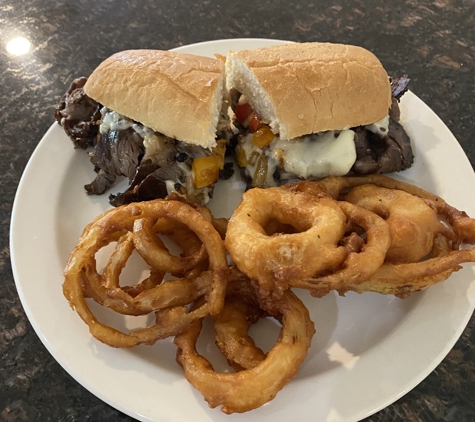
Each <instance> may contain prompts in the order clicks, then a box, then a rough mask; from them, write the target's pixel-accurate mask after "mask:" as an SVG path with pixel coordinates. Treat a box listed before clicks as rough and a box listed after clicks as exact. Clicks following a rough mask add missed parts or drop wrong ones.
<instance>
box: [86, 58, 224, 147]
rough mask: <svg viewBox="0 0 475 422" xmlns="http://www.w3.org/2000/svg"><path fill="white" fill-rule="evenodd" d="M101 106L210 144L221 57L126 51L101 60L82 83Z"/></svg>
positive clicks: (219, 88) (180, 136)
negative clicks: (84, 83)
mask: <svg viewBox="0 0 475 422" xmlns="http://www.w3.org/2000/svg"><path fill="white" fill-rule="evenodd" d="M84 91H85V92H86V94H87V95H88V96H89V97H91V98H93V99H94V100H96V101H97V102H99V103H101V104H102V105H104V106H106V107H108V108H110V109H112V110H114V111H116V112H118V113H119V114H122V115H124V116H126V117H128V118H130V119H133V120H136V121H138V122H140V123H142V124H143V125H145V126H147V127H149V128H151V129H153V130H155V131H157V132H160V133H163V134H164V135H166V136H169V137H171V138H175V139H178V140H180V141H185V142H188V143H190V144H196V145H200V146H202V147H204V148H212V147H214V146H215V145H216V141H215V134H216V125H217V121H218V116H219V110H220V109H221V101H222V98H223V92H224V66H223V63H222V61H220V60H217V59H212V58H208V57H201V56H194V55H190V54H180V53H175V52H171V51H160V50H128V51H122V52H119V53H116V54H114V55H112V56H111V57H109V58H108V59H106V60H105V61H104V62H102V63H101V64H100V65H99V66H98V67H97V68H96V69H95V70H94V72H93V73H92V74H91V76H90V77H89V78H88V81H87V83H86V85H85V86H84Z"/></svg>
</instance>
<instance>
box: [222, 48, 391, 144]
mask: <svg viewBox="0 0 475 422" xmlns="http://www.w3.org/2000/svg"><path fill="white" fill-rule="evenodd" d="M233 61H237V62H239V61H241V63H240V65H242V64H243V63H244V64H245V66H247V67H248V68H249V69H250V70H251V72H252V73H253V74H254V75H255V77H256V78H257V80H258V82H259V84H260V85H261V87H262V89H263V90H264V92H265V93H267V95H268V98H269V100H270V102H271V108H273V109H274V112H275V116H276V117H277V122H278V125H277V126H279V127H278V128H277V129H279V130H280V134H281V137H283V138H284V139H292V138H296V137H298V136H302V135H306V134H310V133H317V132H322V131H326V130H340V129H346V128H350V127H355V126H360V125H366V124H371V123H375V122H377V121H379V120H381V119H382V118H384V117H385V116H387V114H388V110H389V107H390V105H391V87H390V83H389V78H388V75H387V73H386V71H385V70H384V68H383V66H382V64H381V62H380V61H379V60H378V59H377V58H376V56H375V55H374V54H373V53H371V52H369V51H368V50H366V49H364V48H362V47H357V46H352V45H344V44H330V43H302V44H299V43H293V44H285V45H278V46H272V47H264V48H259V49H253V50H242V51H236V52H230V53H229V55H228V58H227V62H228V65H227V69H228V75H227V77H228V88H231V87H236V88H238V89H239V87H238V86H236V85H241V86H242V84H245V83H246V82H245V81H244V82H243V81H242V80H241V81H240V80H239V79H240V78H242V76H241V75H238V74H235V73H234V72H231V73H229V69H230V68H231V67H232V66H231V64H232V62H233ZM241 68H242V66H241ZM241 92H242V91H241ZM253 102H254V103H256V101H250V103H251V106H253V108H254V109H255V110H256V111H257V112H258V113H259V112H260V110H259V104H253ZM257 103H258V101H257ZM256 106H257V107H256ZM262 117H263V118H265V119H269V117H270V116H265V115H263V116H262Z"/></svg>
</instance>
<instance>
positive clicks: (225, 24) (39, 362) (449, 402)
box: [0, 0, 475, 422]
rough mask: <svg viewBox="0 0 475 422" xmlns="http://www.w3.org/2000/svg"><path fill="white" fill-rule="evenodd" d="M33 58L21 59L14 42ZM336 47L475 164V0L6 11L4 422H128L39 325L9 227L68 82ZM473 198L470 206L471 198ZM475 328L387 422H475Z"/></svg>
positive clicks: (260, 0) (2, 10)
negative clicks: (185, 56)
mask: <svg viewBox="0 0 475 422" xmlns="http://www.w3.org/2000/svg"><path fill="white" fill-rule="evenodd" d="M18 36H20V37H25V38H27V39H28V40H29V41H30V42H31V51H30V52H29V53H27V54H25V55H22V56H13V55H11V54H10V53H8V52H7V51H6V47H7V42H8V41H9V40H10V39H12V38H14V37H18ZM249 37H254V38H276V39H288V40H294V41H331V42H342V43H351V44H357V45H362V46H364V47H366V48H368V49H370V50H372V51H373V52H374V53H375V54H376V55H377V56H378V57H379V58H380V59H381V61H382V62H383V64H384V66H385V67H386V69H387V70H388V73H389V74H393V75H398V74H402V73H408V74H409V75H410V76H411V77H412V80H413V82H412V85H411V89H412V91H413V92H414V93H415V94H417V95H418V96H419V97H420V98H421V99H422V100H423V101H425V102H426V103H427V104H428V105H429V106H430V107H431V108H432V109H433V110H434V111H435V112H436V113H437V114H438V115H439V116H440V117H441V119H442V120H443V121H444V122H445V123H446V124H447V126H448V127H449V128H450V129H451V131H452V132H453V133H454V135H455V137H456V138H457V139H458V141H459V142H460V144H461V146H462V148H463V149H464V150H465V152H466V154H467V156H468V157H469V159H470V161H471V163H472V165H473V164H475V142H474V139H473V132H474V131H475V117H474V115H475V100H474V98H475V83H474V75H475V3H474V2H473V1H471V0H434V1H429V0H420V1H413V0H407V1H399V0H395V1H392V2H378V1H376V0H366V1H362V0H359V1H345V0H335V1H328V0H321V1H319V2H313V1H302V2H299V1H288V0H275V1H270V0H253V1H251V0H243V1H240V2H227V1H223V0H218V1H207V0H205V1H203V2H192V1H185V0H175V1H174V2H166V1H160V0H157V1H150V0H146V1H142V2H135V1H132V0H124V1H113V0H104V1H101V2H93V1H90V0H78V1H74V2H73V1H64V0H58V1H55V2H51V1H48V0H29V1H24V2H13V1H7V0H0V76H1V83H0V98H1V103H0V169H1V170H0V192H1V198H0V391H1V394H0V419H1V420H4V421H66V420H67V421H76V420H77V421H80V420H81V421H87V420H93V421H117V420H130V418H129V417H128V416H125V415H123V414H121V413H120V412H118V411H117V410H115V409H113V408H111V407H109V406H108V405H106V404H104V403H103V402H101V401H100V400H99V399H97V398H96V397H95V396H93V395H92V394H91V393H89V392H88V391H86V390H85V389H84V388H83V387H81V386H80V385H79V384H78V383H77V382H75V381H74V380H73V379H72V378H71V377H70V376H69V375H68V374H67V373H66V372H65V371H64V370H63V369H62V368H61V367H60V366H59V365H58V364H57V363H56V362H55V360H54V359H53V358H52V357H51V356H50V354H49V353H48V352H47V350H46V349H45V348H44V346H43V345H42V343H41V341H40V340H39V339H38V337H37V335H36V334H35V332H34V331H33V329H32V327H31V325H30V324H29V322H28V319H27V317H26V316H25V313H24V311H23V308H22V306H21V303H20V300H19V297H18V294H17V292H16V289H15V285H14V280H13V276H12V271H11V264H10V250H9V225H10V216H11V211H12V205H13V200H14V195H15V191H16V189H17V185H18V183H19V180H20V177H21V175H22V172H23V169H24V168H25V165H26V163H27V161H28V159H29V157H30V155H31V154H32V152H33V150H34V149H35V147H36V145H37V144H38V142H39V141H40V139H41V137H42V136H43V134H44V133H45V131H46V130H47V129H48V127H49V126H50V125H51V124H52V122H53V112H54V106H55V104H56V102H57V100H58V98H59V97H60V96H61V95H62V93H63V92H64V91H65V89H66V87H67V86H68V84H69V83H70V81H71V80H72V79H73V78H75V77H77V76H79V75H88V74H89V73H90V72H91V71H92V70H93V69H94V68H95V67H96V66H97V65H98V64H99V62H101V61H102V60H103V59H104V58H106V57H108V56H109V55H111V54H112V53H114V52H116V51H119V50H125V49H133V48H155V49H170V48H173V47H177V46H180V45H184V44H190V43H195V42H200V41H207V40H213V39H224V38H226V39H227V38H249ZM467 194H469V193H468V192H467ZM474 396H475V317H473V316H472V318H471V320H470V322H469V324H468V326H467V328H466V329H465V330H464V332H463V335H462V336H461V338H460V339H459V341H458V342H457V344H456V345H455V347H454V348H453V349H452V350H451V351H450V353H449V354H448V356H447V357H446V358H445V359H444V360H443V362H442V363H441V364H440V365H439V366H438V367H437V368H436V370H435V371H433V373H432V374H430V375H429V376H428V377H427V378H426V379H425V380H424V381H423V382H422V383H421V384H420V385H419V386H417V387H416V388H415V389H414V390H412V391H411V392H409V393H408V394H407V395H405V396H404V397H402V398H401V399H399V400H398V401H397V402H396V403H394V404H392V405H390V406H389V407H387V408H386V409H384V410H382V411H380V412H379V413H377V414H375V415H373V416H371V417H369V418H368V419H367V420H368V421H371V422H382V421H401V422H402V421H411V422H415V421H424V422H428V421H447V422H448V421H456V422H462V421H474V420H475V401H474V400H473V397H474Z"/></svg>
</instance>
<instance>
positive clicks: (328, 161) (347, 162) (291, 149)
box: [269, 130, 356, 179]
mask: <svg viewBox="0 0 475 422" xmlns="http://www.w3.org/2000/svg"><path fill="white" fill-rule="evenodd" d="M336 136H338V137H336ZM354 136H355V132H353V131H352V130H342V131H341V132H340V133H339V135H338V132H333V131H330V132H324V133H317V134H312V135H308V136H303V137H301V138H296V139H292V140H289V141H283V140H281V139H280V138H275V139H274V141H272V143H271V144H270V145H269V147H270V149H271V150H272V151H273V155H274V157H275V158H276V159H280V161H281V165H282V167H283V169H284V170H285V171H286V172H287V173H291V174H294V175H295V176H297V177H300V178H302V179H309V178H322V177H326V176H343V175H345V174H347V173H348V172H349V171H350V169H351V167H352V166H353V164H354V163H355V161H356V148H355V142H354Z"/></svg>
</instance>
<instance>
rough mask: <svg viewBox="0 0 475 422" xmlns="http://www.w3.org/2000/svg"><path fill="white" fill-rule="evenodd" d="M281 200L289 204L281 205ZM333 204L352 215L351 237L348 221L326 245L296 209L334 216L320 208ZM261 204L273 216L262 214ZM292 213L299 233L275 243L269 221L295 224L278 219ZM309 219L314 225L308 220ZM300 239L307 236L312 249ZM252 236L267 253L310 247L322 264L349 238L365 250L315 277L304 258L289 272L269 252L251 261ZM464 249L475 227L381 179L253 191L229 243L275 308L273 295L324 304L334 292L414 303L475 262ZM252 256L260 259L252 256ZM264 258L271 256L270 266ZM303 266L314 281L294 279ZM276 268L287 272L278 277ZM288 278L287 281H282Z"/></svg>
mask: <svg viewBox="0 0 475 422" xmlns="http://www.w3.org/2000/svg"><path fill="white" fill-rule="evenodd" d="M276 196H277V197H283V198H286V199H285V201H275V200H273V198H275V197H276ZM308 196H311V197H313V198H314V199H313V202H312V201H311V200H308ZM267 198H270V199H267ZM302 198H305V200H303V199H302ZM270 200H272V201H273V202H269V201H270ZM330 200H332V201H334V203H335V204H337V205H338V206H339V207H340V208H341V210H342V211H343V212H344V214H345V216H346V220H345V222H344V224H345V230H344V233H345V234H344V237H343V236H342V226H341V221H340V222H339V224H338V225H333V228H334V232H333V234H334V235H335V236H333V238H331V237H325V238H324V239H323V241H322V239H321V238H317V239H316V238H315V236H314V233H311V232H310V231H309V230H306V228H305V227H299V216H298V212H294V211H293V210H294V204H296V203H297V202H298V203H299V204H305V206H308V207H310V208H311V210H312V211H314V212H315V211H316V210H318V209H320V210H322V212H326V210H323V208H321V207H320V205H319V204H321V203H322V202H323V201H326V203H328V201H330ZM258 203H259V204H263V206H264V207H265V206H267V207H269V208H270V207H272V209H271V210H270V209H266V210H262V209H261V206H258V205H257V204H258ZM300 206H302V205H300ZM253 209H254V210H255V209H258V210H259V211H258V213H256V212H254V213H252V212H251V210H253ZM289 212H294V215H293V219H292V222H293V223H292V224H293V226H294V227H295V229H296V230H294V231H293V232H292V233H286V234H282V235H279V233H277V232H276V230H275V229H274V230H273V231H272V236H268V235H267V233H266V231H265V227H266V224H268V221H270V219H271V218H274V219H275V218H277V220H278V222H279V221H280V222H281V223H284V224H288V223H289V219H288V218H287V219H282V218H281V219H279V218H278V215H279V214H281V215H286V214H287V213H289ZM304 212H305V213H306V212H308V211H307V210H305V211H304ZM256 214H257V217H256ZM319 218H320V220H319V221H321V219H325V218H326V217H324V216H323V215H321V216H320V217H319ZM301 220H302V221H306V219H305V217H304V218H302V219H301ZM444 220H445V222H443V221H444ZM278 222H277V223H275V222H272V224H273V226H276V225H277V226H278ZM362 232H363V233H362ZM297 236H298V237H300V238H301V237H304V238H305V241H304V242H306V243H304V242H302V241H301V240H300V239H298V238H297ZM246 237H247V238H250V239H253V240H254V242H256V243H257V245H256V246H255V247H254V249H260V250H262V251H266V250H267V249H268V248H272V247H275V245H279V246H280V245H281V243H279V242H282V243H283V244H289V245H300V244H305V245H308V247H309V248H310V250H305V252H300V253H301V254H302V255H303V254H304V253H306V254H307V255H306V256H308V254H310V255H313V257H314V260H317V261H318V260H320V259H321V255H320V253H319V250H326V249H327V248H332V249H331V250H335V249H336V250H338V248H339V247H340V246H338V245H345V239H350V238H352V239H353V240H352V242H349V243H350V244H351V243H353V244H354V245H357V246H356V247H353V248H351V247H350V248H348V247H347V248H346V251H347V252H348V253H347V254H346V255H345V256H343V259H341V260H340V262H339V264H338V263H337V264H335V265H333V266H332V265H327V266H323V267H320V268H319V269H318V271H314V270H315V268H316V267H315V266H311V265H310V266H306V265H307V264H306V263H305V262H302V261H299V260H298V259H295V260H290V261H291V262H290V265H289V264H288V261H289V260H288V259H287V260H283V259H279V257H278V256H276V255H275V254H265V252H264V253H261V254H260V255H259V257H260V259H259V260H251V259H250V256H251V255H250V253H249V251H250V247H249V245H248V244H246V245H244V242H243V239H245V238H246ZM294 239H295V240H294ZM297 239H298V240H297ZM355 239H356V240H357V241H356V242H355ZM463 243H469V244H475V220H473V219H471V218H470V217H468V216H467V214H466V213H464V212H463V211H458V210H457V209H455V208H453V207H451V206H450V205H448V204H447V203H446V202H445V201H444V200H443V199H442V198H440V197H438V196H436V195H433V194H431V193H429V192H426V191H424V190H423V189H421V188H419V187H417V186H414V185H411V184H408V183H404V182H399V181H397V180H395V179H391V178H389V177H386V176H379V175H371V176H363V177H328V178H326V179H323V180H321V181H318V182H309V181H303V182H296V183H292V184H288V185H285V186H282V187H280V188H273V190H271V189H268V190H257V189H253V190H252V191H250V192H247V193H246V194H244V195H243V202H242V203H241V204H240V206H239V207H238V208H237V209H236V211H235V213H234V214H233V216H232V218H231V220H230V222H229V225H228V231H227V236H226V247H227V249H228V251H229V252H230V254H231V257H232V259H233V261H234V262H235V263H236V265H237V266H238V267H239V268H240V269H241V270H242V271H243V272H244V273H245V274H246V275H248V276H249V277H250V278H251V279H252V280H253V282H254V283H256V284H258V285H259V286H260V287H261V288H260V290H259V293H260V294H261V295H267V297H270V299H271V300H270V301H271V302H272V300H273V297H272V295H269V294H268V293H267V292H273V291H274V290H275V291H278V292H279V293H280V294H282V292H283V291H285V290H286V289H288V288H291V287H298V288H304V289H307V290H309V291H310V292H311V293H312V294H313V295H314V296H318V297H321V296H324V295H326V294H328V292H330V291H331V290H336V291H338V292H339V293H340V294H342V295H343V294H344V293H345V292H347V291H349V290H353V291H356V292H359V293H362V292H364V291H372V292H379V293H383V294H394V295H397V296H399V297H401V298H402V297H407V296H409V295H410V294H411V293H412V292H414V291H420V290H424V289H426V288H427V287H429V286H431V285H433V284H435V283H437V282H439V281H442V280H445V279H446V278H447V277H449V276H450V274H452V273H453V272H454V271H458V270H459V269H460V268H461V266H460V264H461V263H464V262H474V261H475V250H474V249H460V245H461V244H463ZM316 245H318V247H317V246H316ZM358 245H359V246H358ZM252 254H253V255H257V254H258V252H257V251H252ZM262 254H265V255H266V256H265V258H263V259H261V255H262ZM323 257H325V255H323ZM341 257H342V256H340V257H339V258H341ZM257 261H259V262H257ZM299 265H300V266H303V265H305V266H306V268H308V269H309V272H314V273H313V274H312V275H310V276H309V277H305V276H304V275H303V274H304V272H303V271H300V272H299V273H296V272H295V271H294V272H293V274H297V276H296V277H292V276H287V275H286V274H287V273H288V270H289V268H290V269H293V266H297V267H298V266H299ZM275 268H278V269H279V273H278V274H277V273H276V271H275V270H274V269H275ZM307 273H308V271H307ZM280 274H284V277H279V275H280ZM269 279H271V281H270V282H269V281H268V280H269ZM263 285H264V286H266V288H265V289H263V288H262V286H263ZM269 285H270V287H269ZM261 300H262V299H261Z"/></svg>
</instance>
